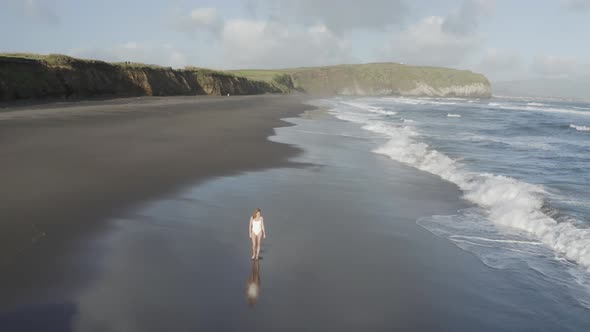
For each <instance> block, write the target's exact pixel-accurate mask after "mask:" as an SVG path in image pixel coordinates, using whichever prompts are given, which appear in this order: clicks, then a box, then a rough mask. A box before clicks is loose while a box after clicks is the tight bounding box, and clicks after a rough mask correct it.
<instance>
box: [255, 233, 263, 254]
mask: <svg viewBox="0 0 590 332" xmlns="http://www.w3.org/2000/svg"><path fill="white" fill-rule="evenodd" d="M261 244H262V234H258V235H256V259H258V256H260V245H261Z"/></svg>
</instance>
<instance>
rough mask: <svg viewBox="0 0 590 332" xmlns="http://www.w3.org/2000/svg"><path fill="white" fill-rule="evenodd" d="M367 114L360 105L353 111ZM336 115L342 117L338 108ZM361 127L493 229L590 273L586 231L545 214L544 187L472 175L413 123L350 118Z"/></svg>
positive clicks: (589, 233) (380, 150)
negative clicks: (517, 234)
mask: <svg viewBox="0 0 590 332" xmlns="http://www.w3.org/2000/svg"><path fill="white" fill-rule="evenodd" d="M357 112H358V113H360V114H362V113H363V112H366V110H364V109H363V108H362V107H361V108H359V109H358V110H357ZM334 114H335V116H336V117H339V118H341V119H344V120H347V119H351V118H350V117H348V118H346V117H342V116H341V114H340V113H339V112H338V109H336V110H335V112H334ZM349 121H353V122H357V123H361V124H363V127H362V128H363V129H365V130H370V131H373V132H376V133H379V134H383V135H388V136H389V138H390V140H389V141H388V142H387V143H385V144H384V145H382V146H380V147H378V148H376V149H375V150H374V152H375V153H379V154H383V155H386V156H388V157H389V158H391V159H393V160H396V161H399V162H402V163H405V164H407V165H410V166H413V167H415V168H417V169H420V170H423V171H426V172H429V173H432V174H435V175H438V176H440V177H441V178H442V179H444V180H447V181H450V182H453V183H455V184H456V185H457V186H458V187H459V188H460V189H461V190H462V191H463V193H464V197H465V198H466V199H467V200H469V201H471V202H473V203H475V204H477V205H478V206H480V207H481V208H483V209H485V211H487V218H489V220H490V221H492V222H493V223H494V224H495V225H496V226H499V227H505V228H509V229H513V230H518V231H523V232H525V233H526V234H528V236H532V237H533V238H534V239H535V240H538V241H540V242H541V243H543V244H544V245H545V246H547V247H548V248H551V249H552V250H553V251H554V252H555V253H557V254H558V255H560V256H562V257H563V258H565V259H567V260H570V261H574V262H577V263H578V264H580V265H581V266H583V267H584V269H586V270H587V271H588V272H590V229H582V228H577V227H576V226H575V225H574V224H573V223H570V222H560V223H557V221H555V220H554V219H552V218H551V217H549V216H547V215H546V214H545V213H543V211H542V208H543V204H544V199H545V190H544V189H543V187H542V186H539V185H533V184H529V183H526V182H523V181H519V180H517V179H514V178H511V177H506V176H501V175H495V174H481V173H475V172H471V171H469V170H467V169H465V168H464V166H463V165H462V164H461V163H459V162H457V161H456V160H453V159H452V158H450V157H448V156H447V155H445V154H444V153H441V152H439V151H437V150H435V149H433V148H431V147H430V146H429V145H428V144H426V143H424V142H420V141H417V140H416V136H418V133H417V132H416V131H415V129H414V128H413V127H412V126H411V125H399V126H398V125H395V124H391V123H387V122H383V121H379V120H370V121H366V120H363V119H362V118H360V117H359V118H354V119H352V120H349Z"/></svg>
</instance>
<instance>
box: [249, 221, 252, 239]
mask: <svg viewBox="0 0 590 332" xmlns="http://www.w3.org/2000/svg"><path fill="white" fill-rule="evenodd" d="M248 234H249V236H250V238H252V217H250V223H249V224H248Z"/></svg>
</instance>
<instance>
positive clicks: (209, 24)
mask: <svg viewBox="0 0 590 332" xmlns="http://www.w3.org/2000/svg"><path fill="white" fill-rule="evenodd" d="M171 20H172V26H173V27H175V28H176V29H178V30H181V31H185V32H189V33H195V32H200V31H206V32H213V33H215V34H216V33H219V32H220V31H221V29H222V27H223V18H222V17H221V16H220V15H219V13H218V11H217V9H216V8H212V7H205V8H195V9H192V10H191V11H190V12H189V13H188V14H187V13H184V12H181V11H180V10H177V11H176V12H175V13H174V14H173V15H172V18H171Z"/></svg>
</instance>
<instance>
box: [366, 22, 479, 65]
mask: <svg viewBox="0 0 590 332" xmlns="http://www.w3.org/2000/svg"><path fill="white" fill-rule="evenodd" d="M444 23H445V18H443V17H440V16H430V17H426V18H424V19H422V20H420V21H419V22H417V23H415V24H413V25H411V26H409V27H408V28H406V29H405V30H403V31H401V32H399V33H397V34H395V35H394V36H393V38H392V39H391V40H390V41H389V42H388V43H387V44H386V45H385V46H384V47H383V48H381V49H379V50H377V56H378V58H379V59H380V60H381V61H396V62H405V63H409V64H419V65H433V66H457V65H461V64H463V61H464V60H465V59H466V58H467V57H468V56H469V55H470V53H471V52H473V51H474V50H475V49H477V48H478V47H480V44H481V42H480V40H479V38H477V37H473V36H465V35H456V34H453V33H449V32H447V31H445V30H444V29H443V25H444Z"/></svg>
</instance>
